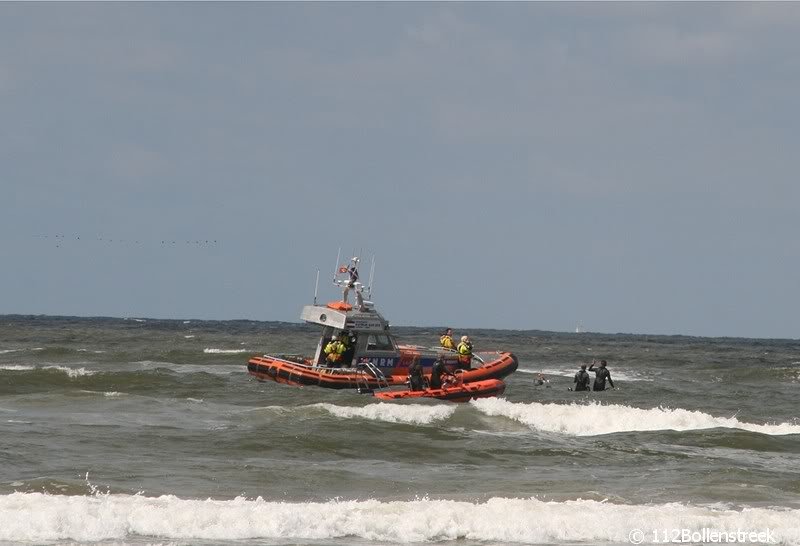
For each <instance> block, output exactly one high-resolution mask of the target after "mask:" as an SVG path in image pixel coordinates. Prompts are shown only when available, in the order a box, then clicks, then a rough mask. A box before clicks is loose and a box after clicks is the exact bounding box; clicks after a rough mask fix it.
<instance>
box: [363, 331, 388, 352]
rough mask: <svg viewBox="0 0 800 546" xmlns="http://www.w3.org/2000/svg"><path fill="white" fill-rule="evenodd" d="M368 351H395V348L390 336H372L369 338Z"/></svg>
mask: <svg viewBox="0 0 800 546" xmlns="http://www.w3.org/2000/svg"><path fill="white" fill-rule="evenodd" d="M367 350H368V351H393V350H394V346H393V345H392V340H391V339H390V338H389V336H384V335H375V334H370V335H369V337H368V338H367Z"/></svg>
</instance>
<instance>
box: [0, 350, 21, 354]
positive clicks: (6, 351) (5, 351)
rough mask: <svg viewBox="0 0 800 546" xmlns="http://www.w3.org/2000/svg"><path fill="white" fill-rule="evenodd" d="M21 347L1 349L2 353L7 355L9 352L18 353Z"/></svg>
mask: <svg viewBox="0 0 800 546" xmlns="http://www.w3.org/2000/svg"><path fill="white" fill-rule="evenodd" d="M17 351H19V349H0V355H5V354H8V353H16V352H17Z"/></svg>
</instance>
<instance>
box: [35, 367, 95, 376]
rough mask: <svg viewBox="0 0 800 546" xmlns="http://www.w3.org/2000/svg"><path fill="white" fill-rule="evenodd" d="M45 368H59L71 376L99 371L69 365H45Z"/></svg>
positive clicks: (92, 373)
mask: <svg viewBox="0 0 800 546" xmlns="http://www.w3.org/2000/svg"><path fill="white" fill-rule="evenodd" d="M42 369H43V370H58V371H60V372H64V373H65V374H67V375H68V376H69V377H71V378H73V379H74V378H76V377H82V376H84V375H94V374H95V373H97V372H94V371H92V370H87V369H86V368H70V367H68V366H45V367H44V368H42Z"/></svg>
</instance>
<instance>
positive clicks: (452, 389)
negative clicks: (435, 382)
mask: <svg viewBox="0 0 800 546" xmlns="http://www.w3.org/2000/svg"><path fill="white" fill-rule="evenodd" d="M505 390H506V384H505V383H503V382H502V381H500V380H499V379H485V380H483V381H475V382H474V383H464V384H461V385H445V386H443V387H442V388H441V389H424V390H421V391H412V390H384V391H380V392H376V393H373V396H374V397H375V398H380V399H381V400H405V399H409V398H436V399H438V400H449V401H450V402H469V401H470V400H472V399H474V398H487V397H490V396H500V395H501V394H503V391H505Z"/></svg>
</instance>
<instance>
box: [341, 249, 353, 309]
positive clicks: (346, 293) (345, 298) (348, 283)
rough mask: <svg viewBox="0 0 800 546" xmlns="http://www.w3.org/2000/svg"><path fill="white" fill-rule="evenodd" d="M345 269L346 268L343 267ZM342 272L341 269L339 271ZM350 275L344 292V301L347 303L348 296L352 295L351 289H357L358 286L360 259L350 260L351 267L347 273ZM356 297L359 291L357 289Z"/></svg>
mask: <svg viewBox="0 0 800 546" xmlns="http://www.w3.org/2000/svg"><path fill="white" fill-rule="evenodd" d="M342 269H344V266H342ZM339 271H341V269H340V270H339ZM344 272H345V273H347V274H348V275H349V277H350V278H349V279H347V284H345V285H344V290H343V292H342V301H343V302H345V303H347V295H348V294H349V293H350V289H351V288H356V285H357V284H358V258H357V257H353V259H352V260H350V267H348V268H347V269H346V270H345V271H344ZM356 295H358V289H356Z"/></svg>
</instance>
